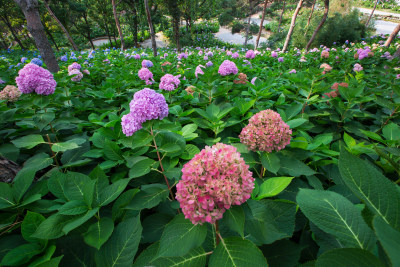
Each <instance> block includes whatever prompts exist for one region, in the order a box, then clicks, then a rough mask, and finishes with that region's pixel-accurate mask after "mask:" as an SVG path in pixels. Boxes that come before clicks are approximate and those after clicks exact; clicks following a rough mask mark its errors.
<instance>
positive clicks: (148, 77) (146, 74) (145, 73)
mask: <svg viewBox="0 0 400 267" xmlns="http://www.w3.org/2000/svg"><path fill="white" fill-rule="evenodd" d="M138 76H139V78H140V79H141V80H143V81H145V82H146V84H147V85H150V84H152V81H154V80H153V73H152V72H151V71H150V70H149V69H148V68H141V69H140V70H139V71H138Z"/></svg>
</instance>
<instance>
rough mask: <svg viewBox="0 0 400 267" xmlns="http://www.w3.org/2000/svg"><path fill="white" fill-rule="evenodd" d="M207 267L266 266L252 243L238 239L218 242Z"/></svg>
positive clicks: (225, 239)
mask: <svg viewBox="0 0 400 267" xmlns="http://www.w3.org/2000/svg"><path fill="white" fill-rule="evenodd" d="M208 266H209V267H232V266H235V267H249V266H260V267H261V266H268V263H267V260H266V259H265V258H264V255H263V254H262V252H261V251H260V250H259V249H258V247H257V246H256V245H254V243H252V242H251V241H249V240H246V239H241V238H239V237H228V238H224V239H221V240H220V243H219V245H218V246H217V248H216V249H215V250H214V252H213V253H212V254H211V257H210V261H209V262H208Z"/></svg>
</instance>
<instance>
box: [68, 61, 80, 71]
mask: <svg viewBox="0 0 400 267" xmlns="http://www.w3.org/2000/svg"><path fill="white" fill-rule="evenodd" d="M73 69H77V70H80V69H81V65H80V64H79V63H76V62H74V63H72V64H71V65H69V66H68V72H70V71H72V70H73Z"/></svg>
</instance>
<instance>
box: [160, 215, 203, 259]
mask: <svg viewBox="0 0 400 267" xmlns="http://www.w3.org/2000/svg"><path fill="white" fill-rule="evenodd" d="M206 235H207V227H206V225H200V224H197V225H194V224H193V223H192V222H191V221H189V220H187V219H185V216H184V215H183V214H178V215H176V216H175V218H174V219H173V220H172V221H171V222H169V223H168V224H167V226H165V229H164V232H163V234H162V236H161V239H160V249H159V250H158V257H176V256H184V255H185V254H186V253H188V252H189V251H190V250H192V249H194V248H197V247H199V246H200V245H201V244H202V243H203V242H204V240H205V239H206Z"/></svg>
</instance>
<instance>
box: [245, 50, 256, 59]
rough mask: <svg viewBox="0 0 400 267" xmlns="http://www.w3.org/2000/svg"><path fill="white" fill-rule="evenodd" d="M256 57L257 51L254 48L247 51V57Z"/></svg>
mask: <svg viewBox="0 0 400 267" xmlns="http://www.w3.org/2000/svg"><path fill="white" fill-rule="evenodd" d="M255 57H256V53H254V51H253V50H249V51H247V52H246V58H248V59H253V58H255Z"/></svg>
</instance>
